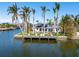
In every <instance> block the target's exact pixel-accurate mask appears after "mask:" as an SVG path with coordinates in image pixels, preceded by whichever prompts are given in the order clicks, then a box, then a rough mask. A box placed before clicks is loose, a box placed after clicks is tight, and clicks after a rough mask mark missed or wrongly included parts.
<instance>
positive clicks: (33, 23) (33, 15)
mask: <svg viewBox="0 0 79 59" xmlns="http://www.w3.org/2000/svg"><path fill="white" fill-rule="evenodd" d="M34 27H35V26H34V15H33V33H34V34H35V28H34Z"/></svg>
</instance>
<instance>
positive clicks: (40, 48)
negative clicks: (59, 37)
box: [0, 29, 79, 57]
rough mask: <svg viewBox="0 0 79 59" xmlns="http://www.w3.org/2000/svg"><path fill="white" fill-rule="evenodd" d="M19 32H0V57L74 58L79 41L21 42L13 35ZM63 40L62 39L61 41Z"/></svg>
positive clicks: (78, 47) (78, 49)
mask: <svg viewBox="0 0 79 59" xmlns="http://www.w3.org/2000/svg"><path fill="white" fill-rule="evenodd" d="M19 32H20V30H19V29H17V30H10V31H0V56H1V57H23V56H25V57H76V56H79V40H67V41H56V40H49V41H48V40H29V39H27V40H22V39H15V38H14V35H15V34H17V33H19ZM63 40H64V39H63Z"/></svg>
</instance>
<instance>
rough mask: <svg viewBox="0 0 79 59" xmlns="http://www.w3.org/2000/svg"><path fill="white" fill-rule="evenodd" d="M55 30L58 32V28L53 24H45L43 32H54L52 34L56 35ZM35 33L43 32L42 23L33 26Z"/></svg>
mask: <svg viewBox="0 0 79 59" xmlns="http://www.w3.org/2000/svg"><path fill="white" fill-rule="evenodd" d="M56 29H58V31H60V27H59V26H55V25H54V24H51V25H49V24H45V32H54V33H56ZM35 31H37V32H43V31H44V24H43V23H38V24H35Z"/></svg>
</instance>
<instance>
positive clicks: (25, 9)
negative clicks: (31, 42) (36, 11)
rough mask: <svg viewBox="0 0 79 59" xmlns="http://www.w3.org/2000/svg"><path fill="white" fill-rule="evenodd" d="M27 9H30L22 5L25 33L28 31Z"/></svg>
mask: <svg viewBox="0 0 79 59" xmlns="http://www.w3.org/2000/svg"><path fill="white" fill-rule="evenodd" d="M29 11H30V8H29V7H26V6H24V7H22V11H21V12H22V16H23V19H24V31H25V32H26V33H28V17H29Z"/></svg>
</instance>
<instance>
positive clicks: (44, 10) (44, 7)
mask: <svg viewBox="0 0 79 59" xmlns="http://www.w3.org/2000/svg"><path fill="white" fill-rule="evenodd" d="M41 10H42V16H43V18H44V35H45V20H46V19H45V14H46V12H47V11H50V10H49V9H47V8H46V6H42V7H41Z"/></svg>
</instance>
